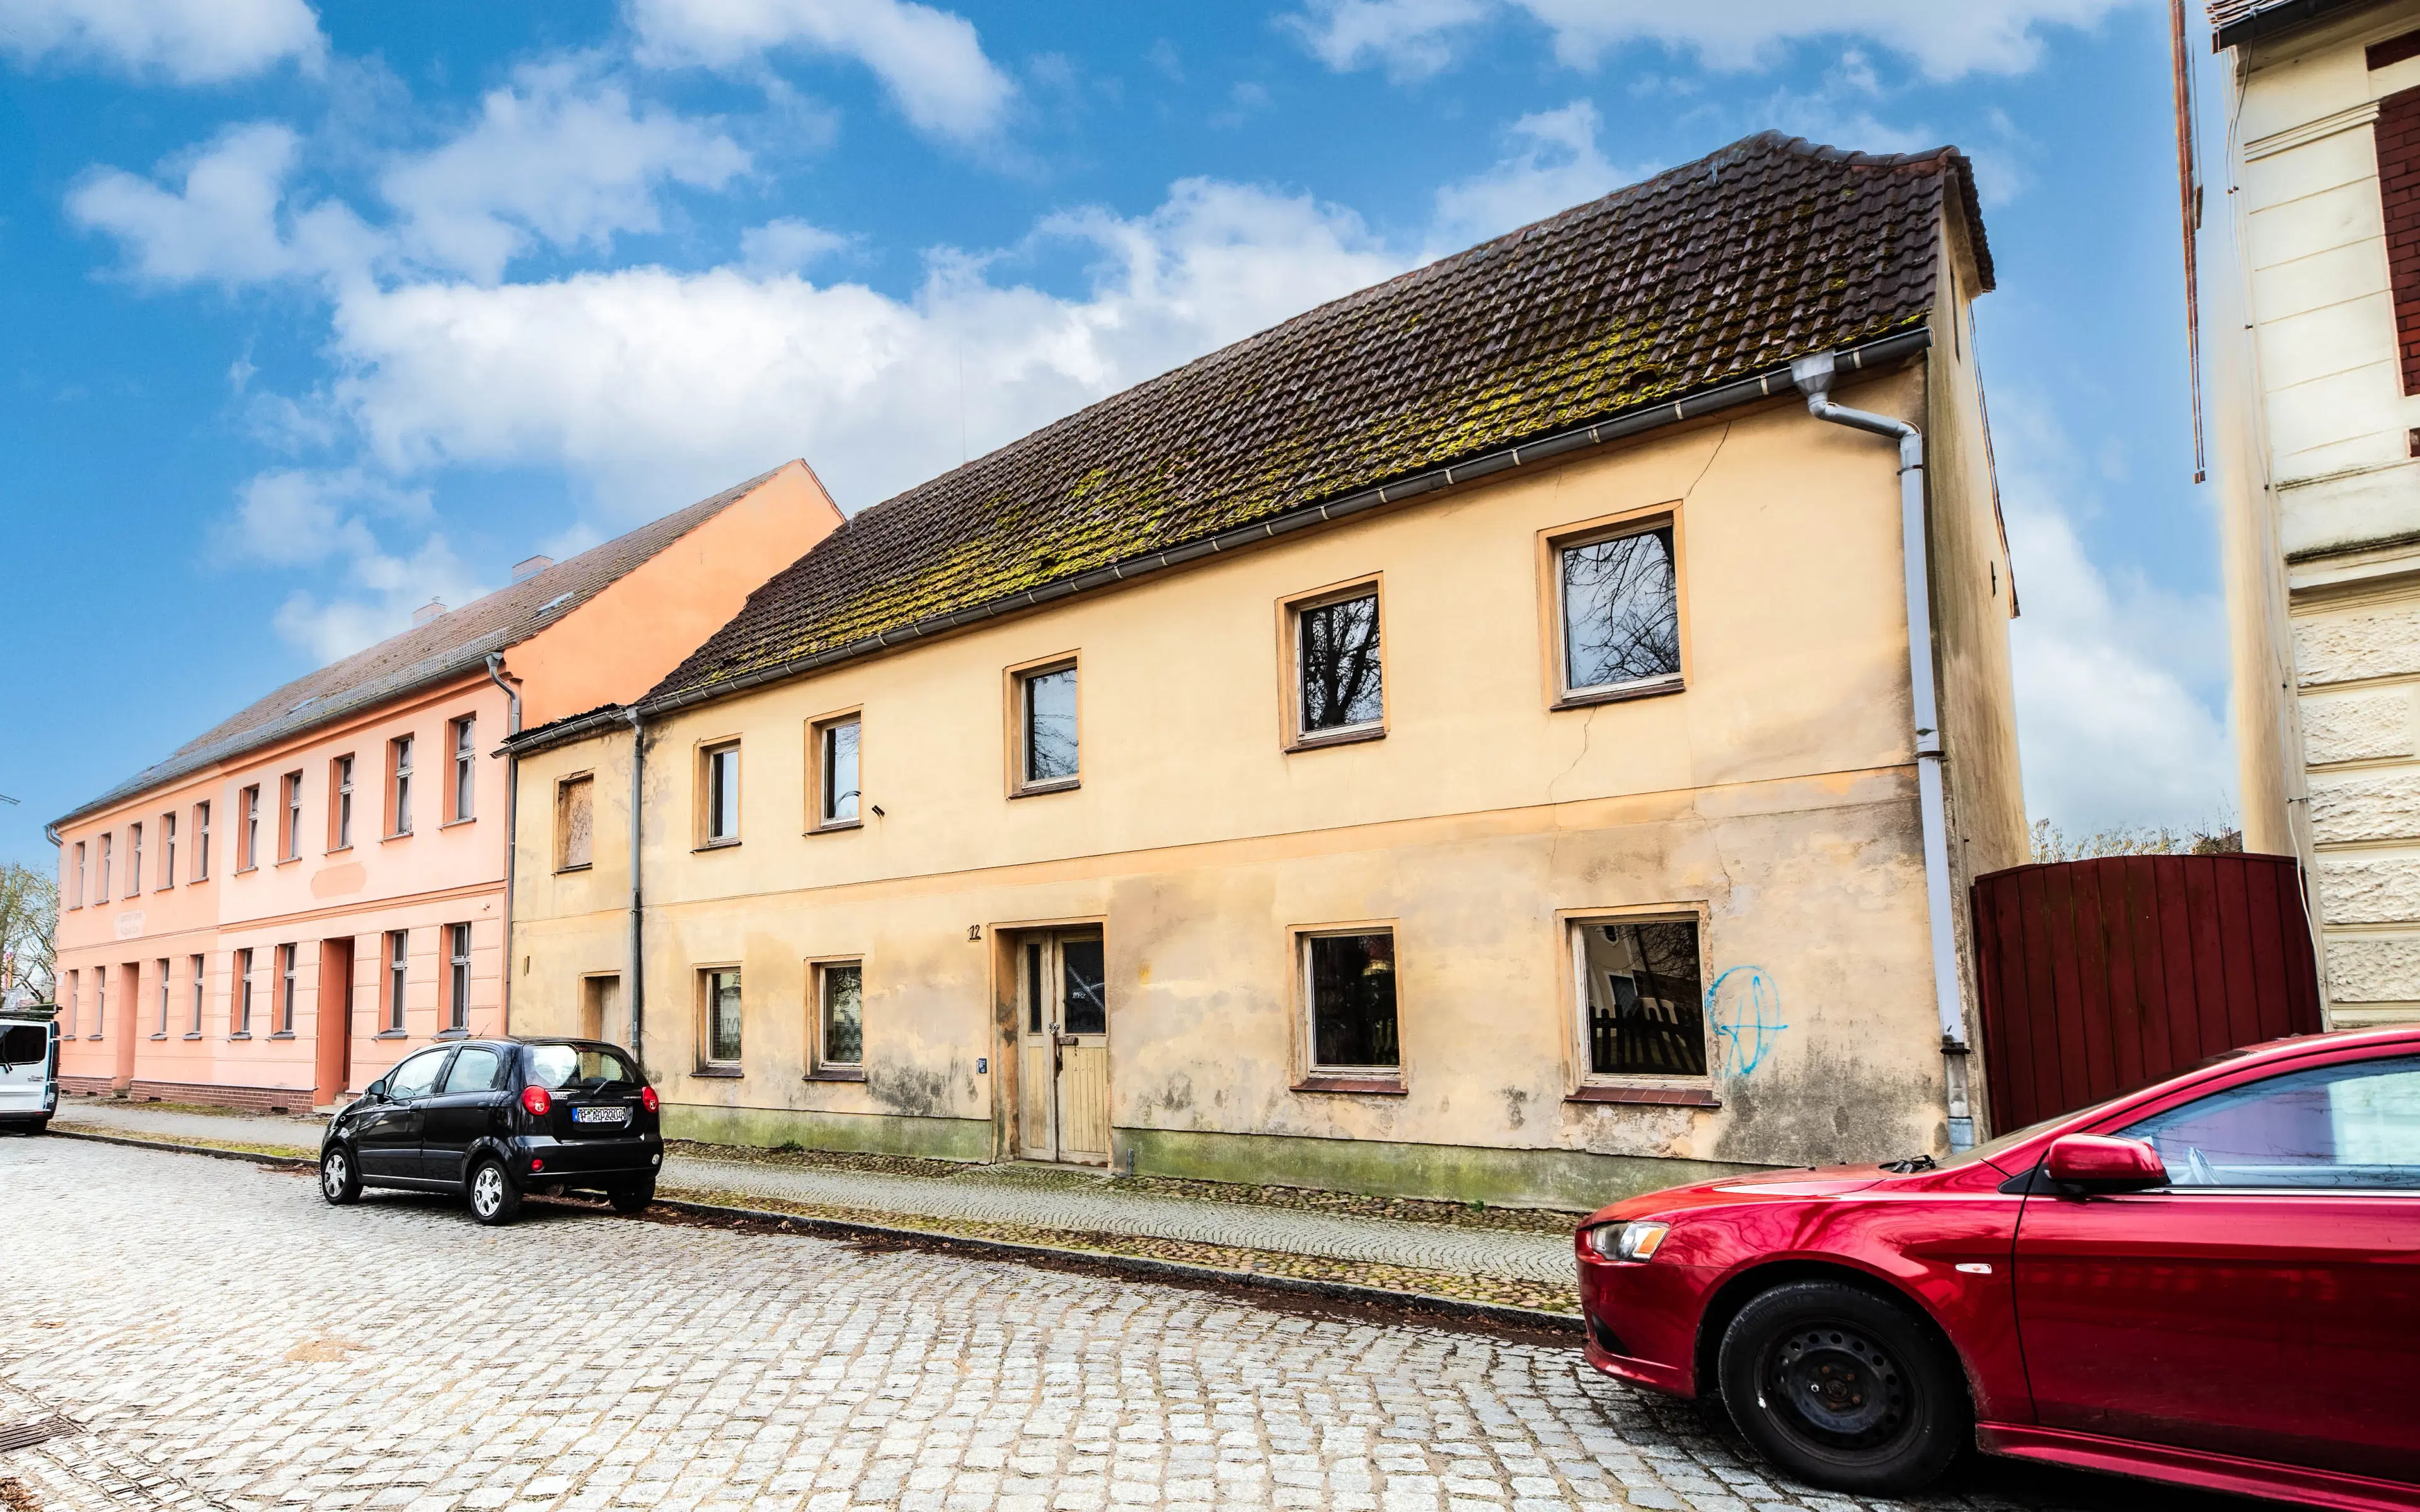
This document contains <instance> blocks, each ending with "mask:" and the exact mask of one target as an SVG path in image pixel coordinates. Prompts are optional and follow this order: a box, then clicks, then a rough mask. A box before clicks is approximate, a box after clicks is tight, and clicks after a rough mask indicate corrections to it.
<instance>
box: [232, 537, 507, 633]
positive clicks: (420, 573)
mask: <svg viewBox="0 0 2420 1512" xmlns="http://www.w3.org/2000/svg"><path fill="white" fill-rule="evenodd" d="M345 580H346V582H347V584H348V586H349V588H350V589H351V590H352V592H351V594H349V595H331V596H330V597H327V598H324V599H323V598H320V597H319V596H318V595H317V594H311V593H309V592H307V591H305V590H302V589H299V588H298V589H296V590H295V591H294V592H293V593H291V594H287V597H286V601H285V602H284V603H282V604H280V605H279V606H278V607H277V614H276V618H275V624H276V626H277V633H278V634H279V635H281V636H283V637H285V639H286V640H287V641H288V642H289V643H291V644H293V645H295V646H297V647H300V648H301V649H302V650H304V651H307V652H309V653H310V654H311V655H312V656H317V657H318V658H319V660H320V661H322V662H330V661H334V660H335V659H336V658H337V657H339V656H350V655H351V654H352V653H354V652H356V651H359V650H361V649H362V648H363V647H364V646H367V645H372V644H375V643H376V642H378V641H380V640H384V639H386V638H387V637H388V636H391V635H393V634H395V633H396V631H398V630H401V629H404V628H406V627H407V626H409V625H411V614H412V611H413V610H414V609H418V608H420V607H421V606H422V605H424V604H426V603H427V602H428V601H429V600H430V599H431V598H437V599H442V600H443V601H444V603H445V604H446V606H447V607H448V608H451V609H459V608H461V607H462V606H463V605H465V604H467V603H469V602H471V600H473V599H474V598H477V597H480V596H481V595H483V594H488V593H491V592H493V591H494V588H495V585H494V584H490V583H482V582H481V581H479V579H478V577H477V575H476V574H474V573H473V572H472V571H471V569H470V568H468V567H466V566H464V565H463V564H462V563H461V561H460V560H459V559H458V558H457V557H456V556H455V555H454V552H453V549H452V548H450V547H448V546H447V545H446V544H445V537H443V536H442V535H431V536H429V537H428V538H427V540H426V541H424V542H422V543H421V545H420V548H419V549H417V550H415V551H414V552H412V554H411V555H410V556H390V555H387V554H385V553H384V552H380V551H371V552H369V553H367V554H365V555H360V556H356V557H354V558H353V559H352V561H351V562H350V563H349V564H348V567H347V569H346V573H345Z"/></svg>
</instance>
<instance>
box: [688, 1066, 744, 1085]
mask: <svg viewBox="0 0 2420 1512" xmlns="http://www.w3.org/2000/svg"><path fill="white" fill-rule="evenodd" d="M746 1074H747V1072H743V1071H741V1070H740V1069H739V1068H738V1067H737V1066H700V1067H699V1068H698V1069H697V1070H695V1071H693V1072H690V1075H692V1076H711V1077H713V1078H715V1079H716V1080H718V1081H726V1082H736V1081H737V1080H739V1079H740V1078H741V1077H742V1076H745V1075H746Z"/></svg>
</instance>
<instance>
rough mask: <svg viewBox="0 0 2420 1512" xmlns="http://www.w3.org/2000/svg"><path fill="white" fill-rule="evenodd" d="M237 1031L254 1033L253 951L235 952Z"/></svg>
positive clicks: (246, 1033)
mask: <svg viewBox="0 0 2420 1512" xmlns="http://www.w3.org/2000/svg"><path fill="white" fill-rule="evenodd" d="M235 1032H236V1033H238V1034H240V1035H244V1036H246V1037H249V1036H250V1035H251V1033H252V952H251V951H250V950H238V951H237V952H236V953H235Z"/></svg>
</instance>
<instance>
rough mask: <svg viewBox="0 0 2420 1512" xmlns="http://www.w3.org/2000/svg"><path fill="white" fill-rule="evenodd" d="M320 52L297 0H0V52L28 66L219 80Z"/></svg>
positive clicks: (310, 61) (305, 60) (309, 15)
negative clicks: (66, 65) (83, 66)
mask: <svg viewBox="0 0 2420 1512" xmlns="http://www.w3.org/2000/svg"><path fill="white" fill-rule="evenodd" d="M326 51H327V39H325V38H323V37H321V36H320V35H319V18H318V15H316V14H315V13H314V12H313V11H312V9H311V8H310V7H309V6H308V5H306V4H304V3H303V0H0V52H7V53H8V54H13V55H14V56H15V57H16V58H17V59H18V60H19V61H20V62H23V63H25V64H28V65H30V64H34V63H39V62H41V61H43V60H45V59H47V58H51V57H58V58H62V59H67V60H72V61H89V62H97V63H100V64H101V65H102V66H104V67H106V68H110V69H116V71H118V72H121V73H126V74H132V75H133V76H135V77H137V78H151V77H164V78H167V79H169V80H172V81H174V82H176V83H178V84H222V83H225V81H227V80H230V79H240V78H244V77H246V76H248V75H250V74H255V73H258V72H260V71H261V70H262V69H268V68H272V67H274V66H275V65H277V64H278V63H280V62H283V61H284V60H286V59H287V58H293V59H295V60H297V61H298V62H300V63H302V65H303V66H304V67H306V68H316V67H317V66H318V63H319V62H320V60H321V59H322V58H323V57H325V55H326Z"/></svg>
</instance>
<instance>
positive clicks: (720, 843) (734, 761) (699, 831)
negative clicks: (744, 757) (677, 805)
mask: <svg viewBox="0 0 2420 1512" xmlns="http://www.w3.org/2000/svg"><path fill="white" fill-rule="evenodd" d="M740 745H741V742H740V739H739V737H738V736H737V735H719V736H716V737H714V738H712V739H708V740H701V741H699V742H698V743H697V760H696V763H695V764H694V767H693V770H692V772H691V780H692V782H694V784H695V787H694V789H693V791H694V793H695V795H696V802H695V804H694V807H695V809H696V814H695V817H694V821H693V822H694V824H695V825H696V838H695V841H693V843H692V845H691V848H692V849H694V850H700V851H719V850H724V849H727V848H729V847H731V846H734V845H737V844H738V843H739V841H740V839H741V834H742V831H741V827H740V822H739V821H740V803H741V802H742V796H741V795H742V794H743V793H744V792H745V791H746V774H745V772H744V770H743V769H742V766H741V762H740ZM726 755H727V756H729V757H730V758H731V801H730V818H731V829H730V832H729V833H728V834H720V835H719V834H717V833H716V832H715V828H714V821H715V817H716V810H717V807H718V805H719V803H720V797H721V795H719V794H718V793H717V792H716V791H715V763H716V761H717V759H718V758H720V757H722V756H726Z"/></svg>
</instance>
